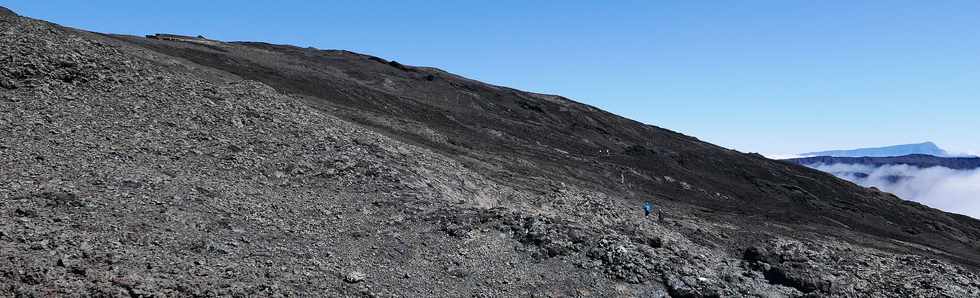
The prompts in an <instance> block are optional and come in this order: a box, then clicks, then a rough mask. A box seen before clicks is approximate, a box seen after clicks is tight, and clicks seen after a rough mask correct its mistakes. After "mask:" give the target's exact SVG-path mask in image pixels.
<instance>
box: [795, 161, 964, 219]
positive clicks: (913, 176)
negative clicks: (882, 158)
mask: <svg viewBox="0 0 980 298" xmlns="http://www.w3.org/2000/svg"><path fill="white" fill-rule="evenodd" d="M809 166H810V167H812V168H814V169H818V170H821V171H824V172H828V173H832V174H834V175H836V176H838V177H841V178H843V179H847V180H850V181H852V182H854V183H857V184H860V185H862V186H874V187H877V188H878V189H881V190H882V191H887V192H890V193H893V194H895V195H897V196H899V197H901V198H903V199H906V200H912V201H916V202H919V203H922V204H925V205H928V206H930V207H933V208H939V209H942V210H945V211H948V212H953V213H959V214H964V215H969V216H971V217H973V218H980V169H974V170H953V169H950V168H945V167H931V168H919V167H914V166H908V165H886V166H881V167H877V168H875V167H872V166H868V165H854V164H831V165H828V164H814V165H809ZM857 173H864V174H867V177H864V176H863V175H860V174H857Z"/></svg>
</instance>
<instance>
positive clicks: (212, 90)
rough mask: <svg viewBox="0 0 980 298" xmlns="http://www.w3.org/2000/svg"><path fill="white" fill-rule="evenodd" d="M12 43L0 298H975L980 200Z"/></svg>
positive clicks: (240, 56) (242, 63)
mask: <svg viewBox="0 0 980 298" xmlns="http://www.w3.org/2000/svg"><path fill="white" fill-rule="evenodd" d="M0 40H3V42H2V43H0V153H2V154H0V164H2V165H3V171H2V172H0V214H3V216H2V217H0V255H2V256H3V257H2V258H0V296H27V297H31V296H130V297H148V296H152V297H158V296H160V297H165V296H370V297H376V296H382V297H388V296H452V297H458V296H480V297H499V296H530V295H534V296H643V297H647V296H654V297H658V296H661V297H662V296H674V297H713V296H714V297H717V296H726V297H731V296H759V297H782V296H785V297H796V296H804V295H810V296H851V297H854V296H954V297H965V296H976V295H978V294H980V278H978V277H977V276H976V275H975V273H974V270H975V269H976V267H975V266H976V264H977V263H976V261H977V260H980V254H978V253H977V251H978V250H977V246H976V245H977V244H976V240H977V239H980V223H978V222H977V221H976V220H974V219H972V218H968V217H964V216H957V215H953V214H947V213H943V212H940V211H937V210H934V209H931V208H928V207H925V206H922V205H919V204H915V203H911V202H907V201H903V200H900V199H898V198H896V197H894V196H892V195H889V194H887V193H881V192H877V191H874V190H870V189H864V188H860V187H858V186H855V185H853V184H850V183H848V182H845V181H842V180H839V179H836V178H834V177H832V176H830V175H828V174H823V173H820V172H816V171H814V170H810V169H807V168H805V167H801V166H797V165H794V164H791V163H785V162H779V161H772V160H768V159H765V158H762V157H761V156H758V155H749V154H742V153H739V152H735V151H730V150H726V149H723V148H720V147H717V146H713V145H710V144H707V143H703V142H700V141H698V140H697V139H695V138H691V137H688V136H684V135H680V134H677V133H674V132H670V131H668V130H664V129H661V128H657V127H653V126H648V125H643V124H640V123H637V122H634V121H631V120H628V119H625V118H621V117H618V116H615V115H612V114H609V113H606V112H603V111H601V110H598V109H596V108H593V107H589V106H586V105H583V104H579V103H576V102H573V101H571V100H568V99H565V98H562V97H559V96H551V95H541V94H533V93H527V92H522V91H518V90H513V89H509V88H505V87H499V86H492V85H487V84H483V83H479V82H476V81H472V80H469V79H465V78H461V77H458V76H455V75H452V74H449V73H447V72H444V71H440V70H436V69H431V68H422V67H412V66H406V65H403V64H400V63H397V62H392V61H386V60H383V59H379V58H375V57H370V56H365V55H360V54H355V53H350V52H345V51H320V50H315V49H301V48H296V47H290V46H277V45H268V44H261V43H221V42H215V43H213V44H212V43H207V44H201V43H190V42H182V41H168V40H155V39H146V38H142V37H132V36H114V35H102V34H95V33H90V32H84V31H79V30H75V29H71V28H64V27H60V26H57V25H53V24H49V23H46V22H43V21H38V20H32V19H28V18H23V17H19V16H17V15H15V14H13V13H12V12H9V11H7V10H5V9H0ZM645 200H651V201H653V202H654V203H655V204H656V206H657V207H658V208H660V210H663V211H664V212H665V217H664V220H662V221H658V220H655V219H652V218H645V217H644V216H643V214H642V211H641V210H640V208H639V206H640V205H641V204H642V202H643V201H645Z"/></svg>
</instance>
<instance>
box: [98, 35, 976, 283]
mask: <svg viewBox="0 0 980 298" xmlns="http://www.w3.org/2000/svg"><path fill="white" fill-rule="evenodd" d="M115 38H118V39H120V40H123V41H127V42H129V43H132V44H135V45H138V46H141V47H144V48H147V49H150V50H153V51H156V52H159V53H163V54H167V55H171V56H174V57H181V58H182V59H186V60H184V61H185V62H187V63H191V64H193V65H195V66H191V68H211V69H217V70H221V71H225V72H227V73H229V74H232V75H234V76H238V77H241V78H246V79H252V80H257V81H261V82H263V83H265V84H268V85H269V86H272V87H273V88H276V89H277V90H279V91H280V92H284V93H289V94H293V95H295V96H298V97H303V98H305V99H306V100H307V101H308V102H310V103H311V104H312V105H313V106H316V107H319V108H320V109H321V110H324V111H327V112H329V113H331V114H334V115H338V116H340V117H342V118H345V119H347V120H350V121H352V122H356V123H360V124H363V125H366V126H370V127H373V128H375V129H377V130H379V131H381V132H384V133H386V134H387V135H389V136H391V137H394V138H397V139H399V140H402V141H405V142H409V143H413V144H418V145H420V146H423V147H426V148H430V149H432V150H435V151H437V152H441V153H443V154H444V155H446V156H448V157H450V158H453V159H456V160H458V161H460V162H462V163H464V164H466V165H467V167H469V168H471V169H474V170H477V171H478V172H480V173H483V174H485V175H487V176H488V177H489V178H491V179H493V180H495V181H498V182H499V183H502V184H507V185H511V186H513V187H515V188H521V189H528V190H529V191H532V192H533V191H540V190H541V189H546V188H547V187H548V185H549V183H554V182H556V181H558V182H564V183H569V184H573V185H577V186H580V187H584V188H588V189H594V190H598V191H601V192H604V193H607V194H610V195H612V196H614V197H617V198H622V199H623V200H624V201H625V202H626V203H628V204H633V205H635V206H639V205H640V204H641V203H642V201H643V200H647V199H650V198H654V199H655V200H657V201H658V202H659V203H660V204H663V205H667V206H668V207H670V208H671V209H675V210H673V211H674V212H675V213H679V212H687V211H691V210H692V209H693V210H709V213H715V214H712V216H718V217H721V218H719V219H720V220H722V221H726V222H743V221H746V220H748V222H747V223H746V224H745V226H747V227H754V226H757V225H758V223H760V222H780V223H782V224H793V225H797V227H796V228H798V229H811V230H817V231H821V232H826V233H827V234H830V235H841V234H844V235H848V234H849V232H857V233H858V235H857V236H856V237H855V239H854V240H858V241H859V240H863V239H867V237H868V236H878V237H882V238H883V239H879V240H885V241H889V242H890V240H889V239H896V240H901V241H907V242H912V243H918V244H920V245H926V246H931V247H933V248H935V249H940V250H944V251H946V252H948V253H950V254H951V255H952V257H954V258H956V259H958V260H959V261H962V262H964V263H968V264H978V260H980V250H978V247H977V243H976V242H975V239H978V237H980V222H978V221H977V220H974V219H971V218H966V217H962V216H957V215H950V214H946V213H944V212H941V211H938V210H933V209H929V208H925V207H923V206H921V205H918V204H914V203H910V202H906V201H903V200H900V199H897V198H894V197H892V196H890V195H887V194H881V193H877V192H875V191H873V190H869V189H864V188H861V187H859V186H856V185H854V184H851V183H848V182H845V181H842V180H839V179H836V178H833V177H832V176H831V175H828V174H824V173H820V172H818V171H816V170H811V169H808V168H805V167H800V166H796V165H792V164H790V163H785V162H779V161H773V160H768V159H765V158H763V157H762V156H759V155H754V154H743V153H739V152H735V151H732V150H727V149H724V148H720V147H717V146H714V145H711V144H708V143H704V142H701V141H698V140H697V139H695V138H692V137H688V136H684V135H681V134H678V133H675V132H672V131H669V130H665V129H661V128H658V127H654V126H649V125H644V124H641V123H638V122H635V121H632V120H629V119H626V118H622V117H619V116H616V115H613V114H610V113H607V112H604V111H602V110H599V109H596V108H593V107H590V106H587V105H584V104H580V103H577V102H574V101H571V100H568V99H565V98H562V97H560V96H552V95H541V94H534V93H528V92H522V91H519V90H514V89H510V88H506V87H499V86H493V85H488V84H483V83H480V82H476V81H473V80H469V79H465V78H461V77H458V76H455V75H452V74H449V73H446V72H444V71H440V70H437V69H432V68H422V67H412V66H405V65H402V64H400V63H397V62H392V61H385V60H383V59H380V58H376V57H371V56H366V55H361V54H356V53H351V52H347V51H335V50H327V51H322V50H315V49H309V48H298V47H293V46H280V45H270V44H265V43H253V42H241V43H217V44H212V45H200V44H196V43H188V42H175V41H162V40H152V39H145V38H140V37H130V36H115ZM841 227H843V228H845V229H846V230H847V231H846V232H840V231H836V230H835V229H836V228H841ZM763 232H768V229H763Z"/></svg>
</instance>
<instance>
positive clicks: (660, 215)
mask: <svg viewBox="0 0 980 298" xmlns="http://www.w3.org/2000/svg"><path fill="white" fill-rule="evenodd" d="M650 213H653V203H651V202H650V201H646V202H643V216H650ZM657 221H658V222H660V223H663V222H664V209H663V208H658V209H657Z"/></svg>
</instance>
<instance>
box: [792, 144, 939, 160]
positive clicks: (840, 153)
mask: <svg viewBox="0 0 980 298" xmlns="http://www.w3.org/2000/svg"><path fill="white" fill-rule="evenodd" d="M913 154H925V155H933V156H940V157H949V156H951V155H950V154H949V153H948V152H946V150H943V149H942V148H939V146H936V144H935V143H933V142H925V143H919V144H907V145H895V146H888V147H876V148H861V149H851V150H831V151H820V152H810V153H803V154H800V156H834V157H890V156H904V155H913Z"/></svg>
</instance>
